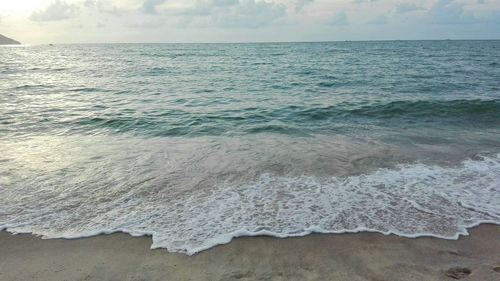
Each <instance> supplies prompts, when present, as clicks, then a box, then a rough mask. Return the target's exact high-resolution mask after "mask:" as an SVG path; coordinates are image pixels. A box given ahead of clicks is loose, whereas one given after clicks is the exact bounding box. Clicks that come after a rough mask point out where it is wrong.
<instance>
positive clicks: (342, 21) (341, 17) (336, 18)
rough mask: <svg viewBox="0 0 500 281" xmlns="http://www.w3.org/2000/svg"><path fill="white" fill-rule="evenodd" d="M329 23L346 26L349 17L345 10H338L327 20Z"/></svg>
mask: <svg viewBox="0 0 500 281" xmlns="http://www.w3.org/2000/svg"><path fill="white" fill-rule="evenodd" d="M328 24H329V25H334V26H347V25H349V18H348V17H347V13H346V12H345V11H340V12H338V13H336V14H335V15H333V17H332V18H331V20H330V21H329V22H328Z"/></svg>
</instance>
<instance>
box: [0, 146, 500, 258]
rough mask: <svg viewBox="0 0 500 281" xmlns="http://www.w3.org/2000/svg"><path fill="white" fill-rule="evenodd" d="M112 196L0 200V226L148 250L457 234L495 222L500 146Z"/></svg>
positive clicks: (499, 205) (499, 207) (499, 208)
mask: <svg viewBox="0 0 500 281" xmlns="http://www.w3.org/2000/svg"><path fill="white" fill-rule="evenodd" d="M73 192H77V191H73ZM12 197H13V196H12V194H11V198H12ZM87 197H91V195H87ZM116 197H119V198H121V199H116V198H115V200H106V199H102V198H101V199H96V198H92V199H89V198H85V197H81V194H78V195H75V196H69V197H64V196H62V197H61V198H59V199H61V200H58V199H57V198H55V199H53V200H52V201H45V202H40V200H38V198H37V196H36V195H35V194H28V195H24V196H22V200H18V201H16V202H13V203H12V201H11V202H10V203H9V202H3V201H5V200H0V201H2V203H4V204H2V207H0V228H4V229H7V231H10V232H13V233H34V234H37V235H41V236H43V237H44V238H78V237H86V236H92V235H97V234H100V233H113V232H119V231H121V232H126V233H130V234H131V235H135V236H137V235H152V238H153V244H152V246H151V247H152V248H167V249H168V250H169V251H173V252H182V253H186V254H188V255H192V254H195V253H197V252H200V251H202V250H205V249H208V248H211V247H213V246H215V245H219V244H224V243H228V242H230V241H231V240H232V239H233V238H234V237H241V236H256V235H268V236H274V237H280V238H284V237H295V236H303V235H307V234H310V233H352V232H361V231H369V232H379V233H383V234H396V235H399V236H404V237H419V236H434V237H439V238H445V239H457V238H458V237H459V235H467V234H468V232H467V228H469V227H473V226H476V225H478V224H480V223H495V224H498V223H500V154H499V155H490V156H482V157H477V158H475V159H469V160H465V161H463V162H462V163H460V164H459V165H455V166H449V167H445V166H437V165H424V164H421V163H413V164H404V165H399V166H397V167H395V168H392V169H378V170H376V171H374V172H371V173H367V174H362V175H356V176H343V177H318V176H307V175H304V176H278V175H274V174H269V173H268V174H261V175H260V176H259V177H258V178H256V179H255V180H253V181H249V182H246V183H239V184H236V183H234V182H231V181H228V182H225V183H220V184H219V185H218V186H215V187H213V188H211V189H203V190H199V191H198V192H187V193H185V194H183V195H176V196H172V197H173V198H172V197H169V196H168V195H165V196H158V194H156V195H155V196H147V195H144V194H141V193H133V190H130V191H129V192H128V193H125V194H121V195H118V194H116ZM3 198H5V197H3ZM85 204H86V205H85ZM61 205H64V207H61ZM82 205H85V206H84V207H81V206H82Z"/></svg>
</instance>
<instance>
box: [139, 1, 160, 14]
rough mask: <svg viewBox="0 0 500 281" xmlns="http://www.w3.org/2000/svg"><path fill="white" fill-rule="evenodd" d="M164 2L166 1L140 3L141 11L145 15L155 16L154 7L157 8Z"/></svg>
mask: <svg viewBox="0 0 500 281" xmlns="http://www.w3.org/2000/svg"><path fill="white" fill-rule="evenodd" d="M165 2H166V0H144V2H143V3H142V10H143V11H144V12H145V13H146V14H156V13H157V11H156V6H159V5H161V4H163V3H165Z"/></svg>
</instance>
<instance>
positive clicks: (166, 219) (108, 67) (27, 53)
mask: <svg viewBox="0 0 500 281" xmlns="http://www.w3.org/2000/svg"><path fill="white" fill-rule="evenodd" d="M480 223H495V224H499V223H500V41H408V42H406V41H394V42H330V43H263V44H142V45H141V44H123V45H121V44H113V45H59V46H21V47H2V48H0V229H6V230H7V231H9V232H13V233H33V234H36V235H40V236H43V237H44V238H60V237H64V238H76V237H84V236H92V235H96V234H99V233H112V232H117V231H123V232H127V233H130V234H132V235H145V234H148V235H152V238H153V245H152V247H153V248H157V247H163V248H167V249H168V250H169V251H173V252H183V253H187V254H194V253H197V252H199V251H202V250H205V249H208V248H210V247H213V246H215V245H218V244H223V243H227V242H229V241H230V240H231V239H232V238H234V237H238V236H251V235H272V236H276V237H291V236H302V235H306V234H309V233H313V232H317V233H344V232H359V231H371V232H380V233H384V234H391V233H392V234H396V235H401V236H406V237H418V236H435V237H441V238H447V239H456V238H457V237H458V236H459V235H465V234H467V228H469V227H472V226H475V225H478V224H480Z"/></svg>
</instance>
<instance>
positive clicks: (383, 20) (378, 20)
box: [367, 15, 389, 24]
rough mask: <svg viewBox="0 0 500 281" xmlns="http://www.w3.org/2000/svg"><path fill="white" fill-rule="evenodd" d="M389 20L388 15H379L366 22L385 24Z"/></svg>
mask: <svg viewBox="0 0 500 281" xmlns="http://www.w3.org/2000/svg"><path fill="white" fill-rule="evenodd" d="M388 22H389V17H388V16H387V15H380V16H378V17H375V18H373V19H372V20H370V21H368V22H367V23H368V24H387V23H388Z"/></svg>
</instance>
